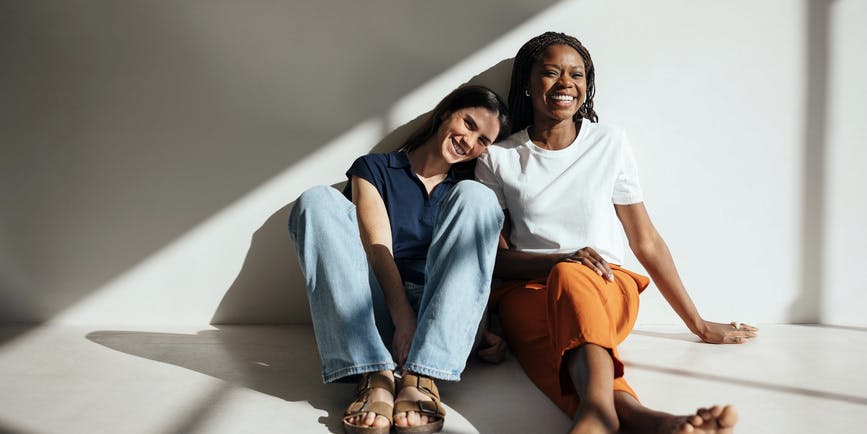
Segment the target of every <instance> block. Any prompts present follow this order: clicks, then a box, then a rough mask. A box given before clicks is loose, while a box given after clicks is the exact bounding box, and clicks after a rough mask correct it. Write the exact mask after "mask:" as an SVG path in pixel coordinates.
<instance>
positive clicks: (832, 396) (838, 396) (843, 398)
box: [627, 362, 867, 406]
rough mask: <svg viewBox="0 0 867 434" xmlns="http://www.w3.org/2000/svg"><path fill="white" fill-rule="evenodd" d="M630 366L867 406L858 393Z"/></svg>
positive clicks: (865, 399)
mask: <svg viewBox="0 0 867 434" xmlns="http://www.w3.org/2000/svg"><path fill="white" fill-rule="evenodd" d="M627 365H628V366H629V367H630V368H634V369H643V370H645V371H653V372H659V373H663V374H670V375H678V376H681V377H690V378H698V379H701V380H708V381H716V382H719V383H729V384H736V385H738V386H745V387H750V388H754V389H764V390H771V391H774V392H782V393H788V394H793V395H802V396H809V397H812V398H820V399H828V400H832V401H840V402H846V403H849V404H857V405H864V406H867V398H865V397H863V396H856V395H846V394H843V393H835V392H825V391H821V390H814V389H807V388H804V387H796V386H786V385H782V384H773V383H767V382H763V381H755V380H743V379H740V378H732V377H726V376H722V375H715V374H708V373H704V372H695V371H690V370H687V369H678V368H668V367H664V366H654V365H648V364H645V363H634V362H630V363H627Z"/></svg>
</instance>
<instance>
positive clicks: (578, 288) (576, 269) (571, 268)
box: [548, 262, 601, 298]
mask: <svg viewBox="0 0 867 434" xmlns="http://www.w3.org/2000/svg"><path fill="white" fill-rule="evenodd" d="M594 278H599V279H601V277H599V276H598V275H597V274H596V273H595V272H594V271H593V270H591V269H590V268H589V267H587V266H585V265H582V264H577V263H574V262H559V263H557V264H556V265H554V267H553V268H552V269H551V273H550V274H549V275H548V288H550V290H552V291H554V292H558V293H561V294H565V295H567V296H569V297H571V298H585V297H596V296H597V295H598V292H597V291H596V289H595V288H596V286H598V285H597V283H596V281H595V280H594Z"/></svg>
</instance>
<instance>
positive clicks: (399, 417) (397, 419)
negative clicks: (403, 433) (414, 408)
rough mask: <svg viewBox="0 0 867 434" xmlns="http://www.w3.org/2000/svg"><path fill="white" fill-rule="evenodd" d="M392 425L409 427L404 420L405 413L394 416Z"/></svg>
mask: <svg viewBox="0 0 867 434" xmlns="http://www.w3.org/2000/svg"><path fill="white" fill-rule="evenodd" d="M394 424H395V425H396V426H409V424H408V423H407V420H406V413H398V414H396V415H394Z"/></svg>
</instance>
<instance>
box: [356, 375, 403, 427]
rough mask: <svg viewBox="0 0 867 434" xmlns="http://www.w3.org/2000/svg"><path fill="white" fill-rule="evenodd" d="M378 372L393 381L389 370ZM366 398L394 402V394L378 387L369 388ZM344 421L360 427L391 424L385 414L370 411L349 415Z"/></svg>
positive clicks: (371, 400) (372, 400) (388, 402)
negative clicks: (353, 415)
mask: <svg viewBox="0 0 867 434" xmlns="http://www.w3.org/2000/svg"><path fill="white" fill-rule="evenodd" d="M379 373H381V374H383V375H385V376H387V377H389V378H391V379H392V381H394V374H392V372H391V371H380V372H379ZM367 399H368V401H369V402H384V403H386V404H393V403H394V396H392V394H391V392H389V391H388V390H385V389H382V388H379V387H376V388H373V389H370V391H369V392H367ZM346 421H347V422H348V423H350V424H351V425H355V426H362V427H368V426H372V427H377V428H388V427H390V426H391V424H390V423H389V422H388V419H386V418H385V416H382V415H378V414H376V413H374V412H372V411H370V412H367V413H363V414H360V415H358V416H355V417H351V418H349V419H346Z"/></svg>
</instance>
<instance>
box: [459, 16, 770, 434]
mask: <svg viewBox="0 0 867 434" xmlns="http://www.w3.org/2000/svg"><path fill="white" fill-rule="evenodd" d="M594 74H595V71H594V68H593V62H592V60H591V58H590V54H589V52H588V51H587V49H586V48H585V47H584V46H583V45H581V43H580V42H579V41H578V40H577V39H575V38H574V37H571V36H568V35H565V34H562V33H553V32H548V33H545V34H543V35H540V36H537V37H535V38H533V39H531V40H530V41H528V42H527V43H526V44H524V46H523V47H521V49H520V50H519V51H518V54H517V56H516V57H515V64H514V68H513V70H512V82H511V89H510V92H509V109H510V113H511V115H512V120H513V122H514V131H518V132H517V133H515V134H513V135H512V136H511V137H510V138H508V139H507V140H505V141H503V142H500V143H498V144H497V145H495V146H491V147H489V148H488V152H487V154H485V155H482V157H480V158H479V160H478V164H477V166H476V178H477V179H478V180H479V181H481V182H482V183H484V184H486V185H488V186H489V187H490V188H491V189H493V190H494V192H495V193H496V194H497V197H498V199H499V200H500V205H501V206H502V207H503V209H504V210H505V211H506V215H507V219H506V226H505V227H504V230H503V237H501V240H500V250H499V252H498V254H497V262H496V266H495V269H494V276H495V277H499V278H502V279H507V280H505V281H504V283H503V284H502V285H501V286H499V287H498V288H495V289H494V290H493V293H492V300H491V301H492V303H491V306H492V308H493V309H495V310H496V311H498V313H499V316H500V322H501V325H502V329H503V334H504V337H505V338H506V340H507V341H508V343H509V347H510V348H511V349H512V352H513V353H515V355H516V357H517V358H518V360H519V361H520V363H521V365H522V366H523V368H524V370H525V371H526V372H527V374H528V375H529V377H530V378H531V379H532V380H533V382H534V383H535V384H536V385H537V386H538V387H539V388H540V389H541V390H542V391H543V392H544V393H545V394H546V395H548V397H550V398H551V399H552V400H553V401H554V402H555V403H556V404H557V405H558V406H559V407H560V408H561V409H563V411H565V412H566V413H567V414H569V415H570V416H575V425H574V427H573V430H572V432H576V433H577V432H594V433H595V432H612V433H613V432H616V431H618V430H623V431H630V432H631V431H639V432H674V433H680V432H702V433H704V432H707V433H727V432H731V431H732V429H733V426H734V424H735V423H736V422H737V413H736V411H735V409H734V408H733V407H732V406H724V407H720V406H713V407H711V408H702V409H699V410H698V411H697V412H696V414H694V415H688V416H676V415H672V414H668V413H663V412H659V411H655V410H651V409H648V408H647V407H644V406H642V405H641V404H640V403H639V402H638V400H637V397H636V394H635V392H634V391H633V390H632V389H631V388H630V387H629V385H628V384H627V383H626V381H625V379H624V378H623V363H622V362H621V361H620V358H619V356H618V353H617V345H619V344H620V343H621V342H623V340H624V339H625V338H626V336H627V335H628V334H629V332H630V331H631V329H632V326H633V325H634V323H635V319H636V316H637V314H638V296H639V293H640V292H641V291H642V290H643V289H644V288H645V287H646V286H647V285H648V284H649V279H648V278H647V277H645V276H642V275H640V274H637V273H634V272H632V271H629V270H626V269H624V268H622V267H620V266H619V265H616V264H622V263H623V256H624V248H623V246H624V242H623V234H624V232H625V234H626V238H627V239H628V241H629V246H630V247H631V248H632V251H633V253H634V254H635V256H636V257H637V258H638V260H639V261H640V262H641V264H642V265H643V266H644V268H645V269H646V270H647V271H648V272H649V273H650V275H651V277H652V278H653V281H654V282H655V283H656V286H657V287H658V288H659V290H660V292H661V293H662V294H663V296H664V297H665V299H666V300H667V301H668V303H669V304H670V305H671V307H672V308H673V309H674V310H675V312H677V314H678V315H679V316H680V318H681V319H682V320H683V321H684V323H686V325H687V327H689V329H690V330H691V331H692V332H693V333H695V334H696V335H697V336H698V337H700V338H701V340H702V341H704V342H709V343H743V342H746V341H748V340H750V339H751V338H753V337H755V336H756V333H757V331H758V330H757V329H756V328H754V327H752V326H748V325H746V324H740V323H737V322H732V323H729V324H724V323H715V322H710V321H705V320H704V319H702V317H701V316H700V315H699V313H698V311H697V309H696V307H695V305H694V304H693V302H692V300H691V299H690V297H689V295H688V294H687V292H686V289H685V288H684V285H683V283H682V282H681V280H680V277H679V276H678V273H677V270H676V268H675V266H674V262H673V260H672V258H671V255H670V253H669V251H668V248H667V247H666V244H665V242H664V241H663V240H662V238H661V237H660V236H659V234H658V233H657V231H656V229H654V227H653V224H652V223H651V221H650V218H649V217H648V215H647V211H646V209H645V207H644V204H643V196H642V191H641V187H640V184H639V181H638V175H637V170H636V166H635V161H634V159H633V156H632V151H631V148H630V146H629V142H628V141H627V139H626V136H625V135H624V133H623V132H622V131H620V130H618V129H615V128H612V127H608V126H603V125H600V124H598V123H595V122H596V121H597V115H596V112H595V111H594V110H593V95H594V92H595V84H594ZM487 338H488V341H489V343H496V341H497V338H496V337H495V336H492V335H490V334H488V335H487ZM494 347H495V348H497V347H501V346H497V345H494ZM487 355H488V356H489V357H490V356H491V354H490V350H489V353H488V354H487ZM494 358H495V356H494Z"/></svg>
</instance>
